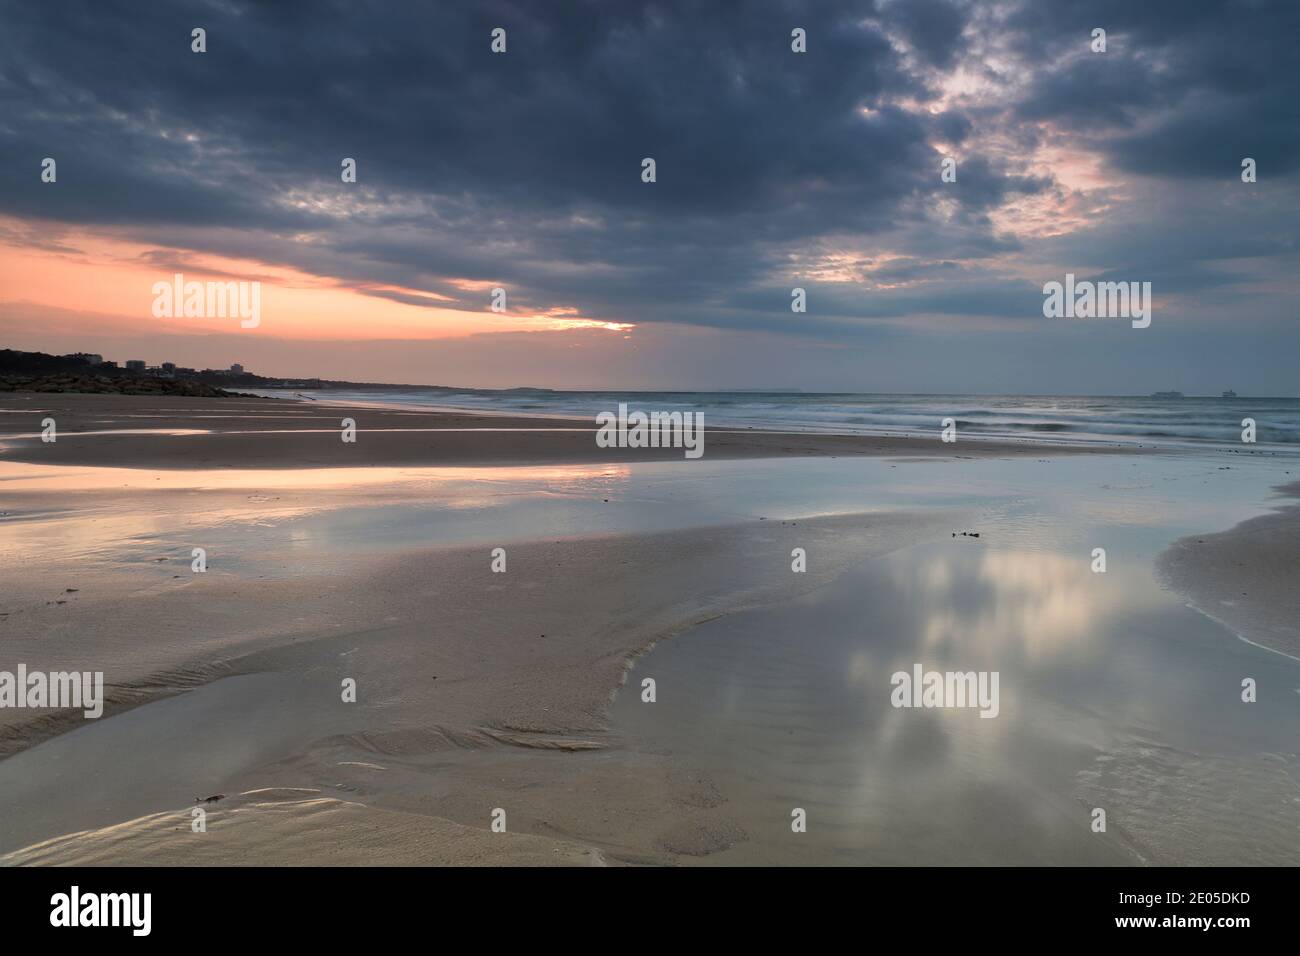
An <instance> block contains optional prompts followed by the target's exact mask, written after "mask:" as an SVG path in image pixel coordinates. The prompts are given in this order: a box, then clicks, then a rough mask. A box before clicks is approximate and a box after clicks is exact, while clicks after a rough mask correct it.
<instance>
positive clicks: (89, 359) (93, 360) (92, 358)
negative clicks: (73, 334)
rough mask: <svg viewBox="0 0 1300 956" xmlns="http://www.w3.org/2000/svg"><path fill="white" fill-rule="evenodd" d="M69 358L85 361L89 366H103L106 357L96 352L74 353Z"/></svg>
mask: <svg viewBox="0 0 1300 956" xmlns="http://www.w3.org/2000/svg"><path fill="white" fill-rule="evenodd" d="M68 358H75V359H85V361H86V364H87V365H103V364H104V356H102V355H96V354H95V353H94V352H73V353H72V354H71V355H69V356H68Z"/></svg>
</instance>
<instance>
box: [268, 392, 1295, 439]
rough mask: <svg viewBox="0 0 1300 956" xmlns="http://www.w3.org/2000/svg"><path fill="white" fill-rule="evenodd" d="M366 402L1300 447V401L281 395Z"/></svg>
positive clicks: (760, 424)
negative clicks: (1249, 438) (1248, 436)
mask: <svg viewBox="0 0 1300 956" xmlns="http://www.w3.org/2000/svg"><path fill="white" fill-rule="evenodd" d="M254 393H255V394H260V395H268V396H280V397H284V396H286V395H297V396H301V397H303V398H308V399H314V400H318V401H329V402H342V403H348V404H358V405H375V406H386V407H400V408H415V409H422V410H436V409H447V410H460V411H472V412H480V413H487V414H498V415H511V416H540V417H554V416H559V417H566V418H578V419H586V420H594V417H595V416H596V415H597V414H598V413H600V412H602V411H611V412H617V410H618V406H619V404H621V403H625V404H626V405H627V406H628V409H629V410H636V409H640V410H643V411H647V412H648V411H665V412H672V411H683V412H686V411H693V412H702V413H703V414H704V420H705V424H706V425H708V426H710V427H729V428H764V429H776V430H783V431H784V430H788V431H798V432H836V433H841V434H867V435H930V436H933V435H934V434H936V433H937V432H938V431H939V429H940V428H942V427H943V425H944V424H946V423H945V421H944V420H945V419H949V418H950V419H952V420H953V421H954V422H955V424H956V427H957V431H958V434H959V435H960V436H962V437H967V438H971V437H974V438H989V439H1019V440H1040V441H1048V442H1053V443H1058V442H1103V443H1111V444H1114V443H1134V444H1144V445H1151V444H1155V445H1180V444H1186V443H1190V444H1202V443H1215V444H1227V445H1233V446H1238V447H1240V446H1241V445H1242V444H1243V431H1244V430H1245V429H1246V427H1247V425H1246V424H1245V420H1246V419H1250V420H1251V421H1253V422H1254V438H1255V443H1256V444H1259V445H1300V398H1256V397H1238V398H1208V397H1194V396H1187V397H1135V396H1087V395H885V394H872V393H854V392H788V391H774V392H759V391H729V392H723V391H717V392H711V391H700V392H667V391H665V392H654V391H561V390H551V389H543V388H516V389H503V390H494V389H464V390H444V389H422V388H410V389H399V388H391V389H388V388H385V389H365V388H357V389H345V388H331V389H321V390H291V391H286V390H282V389H270V390H265V389H264V390H254Z"/></svg>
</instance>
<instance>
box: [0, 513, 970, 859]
mask: <svg viewBox="0 0 1300 956" xmlns="http://www.w3.org/2000/svg"><path fill="white" fill-rule="evenodd" d="M950 524H951V516H950V515H931V516H928V517H922V516H917V515H896V516H877V515H872V516H866V517H860V518H848V517H839V518H829V519H824V520H819V521H811V522H804V521H801V522H798V523H797V524H795V523H785V524H783V523H781V522H779V521H773V522H770V523H769V522H762V523H752V524H748V525H741V526H733V527H728V528H720V529H719V528H715V529H698V530H691V531H682V532H671V533H667V534H659V535H637V536H602V537H597V538H587V539H567V540H560V541H541V542H527V543H512V544H510V545H509V547H508V552H507V554H508V565H507V567H508V571H507V572H506V573H505V574H494V573H492V572H491V570H490V568H489V563H490V555H489V551H488V549H487V548H472V549H468V548H455V549H446V550H427V549H425V550H416V551H409V552H407V553H404V554H401V555H397V556H389V557H385V558H381V559H378V560H365V561H360V560H359V561H352V562H349V563H348V565H347V566H346V568H338V567H334V568H332V569H331V570H330V571H327V572H325V573H312V572H311V571H310V570H308V569H302V570H301V571H299V572H298V573H295V574H293V575H292V576H291V577H289V578H287V579H286V578H277V579H267V580H262V579H252V580H249V579H248V578H247V577H246V576H242V575H231V576H217V575H212V574H209V575H206V576H199V575H191V574H185V575H184V576H183V577H180V578H173V577H171V575H170V574H167V573H166V572H165V571H161V572H159V573H158V574H157V575H156V578H157V579H156V580H155V581H154V582H152V583H140V582H139V581H136V582H135V583H133V586H131V587H126V588H124V587H123V586H122V579H121V575H118V574H114V573H113V571H112V570H104V571H101V572H97V573H90V572H87V573H83V574H80V575H78V576H77V578H76V579H75V581H76V585H77V587H78V590H77V591H76V592H75V593H74V594H69V595H67V596H66V601H67V603H65V604H61V605H60V604H55V603H54V602H47V601H41V600H39V598H40V597H42V596H43V592H42V593H33V594H29V596H28V597H29V599H28V600H22V599H21V598H20V599H18V600H15V599H14V598H13V596H10V597H9V598H8V599H7V600H6V604H5V610H6V611H8V612H9V616H8V617H7V618H6V619H5V622H4V625H3V628H4V634H5V638H4V647H5V656H6V659H7V660H21V661H25V662H27V663H28V665H29V667H32V668H36V667H40V668H44V669H61V668H65V667H77V668H80V669H92V670H93V669H102V670H104V671H105V672H106V680H107V681H108V683H109V684H110V685H111V686H110V689H109V703H108V706H107V707H106V709H105V717H103V718H101V719H100V720H98V721H87V720H84V719H83V718H81V717H80V715H79V713H71V712H66V711H65V712H49V713H45V714H43V715H42V716H40V717H38V718H35V719H32V718H30V716H29V715H30V712H28V711H18V710H6V711H0V719H3V720H4V725H3V740H4V746H5V750H6V752H7V753H8V754H9V756H8V757H7V759H5V760H3V761H0V804H3V805H4V806H6V807H9V808H11V812H8V813H6V814H5V816H4V819H3V820H2V821H0V849H2V850H7V851H15V850H18V849H20V848H22V847H26V846H29V845H31V844H34V843H40V842H43V841H45V840H48V839H49V838H51V837H52V836H54V835H55V834H59V833H65V832H67V831H68V830H70V829H76V830H78V831H83V830H84V831H88V832H84V833H79V835H76V836H70V837H67V838H65V839H62V840H59V841H58V842H56V843H55V844H53V845H48V846H44V847H40V848H32V849H28V850H25V851H23V852H21V853H17V854H15V855H12V856H7V857H0V860H3V861H4V862H8V863H18V862H25V861H37V860H39V861H42V862H73V861H92V860H96V861H97V860H105V861H106V860H111V861H112V862H115V863H123V864H125V863H132V862H146V861H148V862H164V861H175V862H183V861H186V860H189V861H191V862H192V861H193V860H195V859H202V860H204V861H206V862H218V863H221V862H224V863H234V862H259V863H282V864H293V863H310V862H316V861H317V860H318V859H320V852H319V851H320V850H321V849H322V848H323V849H325V851H326V856H327V858H328V856H329V854H331V853H333V854H337V858H339V859H341V860H348V861H362V860H364V861H365V862H402V861H408V860H410V859H411V858H412V857H411V850H410V848H409V847H410V842H411V841H412V840H416V841H417V842H418V843H419V845H421V846H424V847H425V848H426V850H427V853H426V854H425V855H424V856H423V857H421V859H423V860H425V861H426V862H434V861H439V860H446V861H453V860H454V861H457V862H476V861H481V862H503V861H505V860H507V859H508V860H510V861H512V862H519V863H532V862H536V860H537V852H536V847H535V841H533V842H527V841H525V842H524V843H523V844H521V848H520V851H519V856H518V857H517V858H515V857H513V856H511V855H510V854H506V853H503V852H493V853H490V854H489V853H480V850H479V849H478V848H476V849H474V850H473V852H470V853H468V854H467V855H466V856H464V857H463V858H461V857H458V856H457V854H456V852H455V846H456V845H457V841H461V842H463V841H464V834H463V831H462V830H461V829H460V828H457V827H451V826H449V825H448V823H452V824H459V825H460V827H473V828H478V830H479V831H482V830H483V829H485V828H487V827H488V826H489V823H490V814H491V812H492V811H493V809H495V808H497V807H501V808H503V809H505V810H506V812H507V819H508V826H509V829H508V833H507V834H506V835H499V834H489V835H490V836H506V837H508V836H509V835H510V834H513V833H516V832H522V833H529V834H533V835H534V837H543V836H544V837H548V838H550V839H553V840H554V841H556V842H555V846H553V847H550V848H549V849H548V851H547V852H550V851H551V850H553V851H554V852H555V853H556V854H557V859H559V860H560V861H562V862H574V858H573V857H572V856H571V855H570V849H571V848H566V847H567V846H568V843H569V842H570V839H571V838H575V839H578V840H580V841H581V843H582V844H583V846H584V847H586V848H588V849H594V850H596V851H599V859H602V860H605V861H606V862H618V861H629V862H659V863H662V862H672V861H673V860H674V859H675V857H676V855H677V854H678V853H708V852H712V851H714V850H716V849H719V848H721V847H724V846H727V845H730V844H729V840H730V839H731V838H730V837H729V836H728V834H731V833H732V832H733V829H734V827H733V825H732V824H731V823H730V822H729V821H728V819H727V812H726V809H725V807H721V806H719V805H716V804H715V803H714V802H713V801H712V800H711V798H710V797H709V793H710V792H711V784H710V783H709V782H708V781H707V779H696V778H694V777H691V776H690V775H683V774H681V773H679V772H678V771H677V770H676V769H675V768H674V767H673V766H672V765H671V763H670V762H669V761H666V760H663V759H659V758H654V757H646V756H641V755H637V754H634V753H631V752H628V751H626V750H621V749H619V748H618V747H617V746H616V743H617V742H616V741H613V740H611V739H610V738H609V736H608V734H607V721H608V714H607V711H608V706H609V701H610V698H611V695H612V693H613V691H614V689H615V688H617V687H618V686H619V683H620V681H621V680H622V678H623V675H624V672H625V669H626V667H627V666H628V664H629V663H630V662H631V660H632V659H634V657H635V656H636V655H637V654H639V653H641V652H643V651H644V650H645V649H646V648H647V647H649V646H650V645H651V644H653V643H654V642H655V641H657V640H660V639H663V638H665V637H668V636H671V635H672V634H674V633H677V632H679V631H681V630H682V629H684V628H686V627H689V626H690V625H692V624H695V623H698V622H701V621H703V620H707V619H709V618H712V617H715V616H717V615H720V614H723V613H726V612H729V611H734V610H736V609H740V608H744V607H753V606H756V605H761V604H763V603H766V602H771V601H779V600H782V599H785V598H788V597H790V596H793V595H795V594H797V593H800V592H801V591H803V590H806V589H809V588H814V587H817V586H819V585H820V584H824V583H825V582H827V581H828V580H830V579H832V578H833V576H834V575H835V574H836V573H837V572H838V571H839V570H842V569H843V568H844V567H845V566H847V565H848V564H850V563H851V562H853V561H857V560H861V559H863V558H865V557H869V556H871V555H876V554H881V553H884V552H885V551H888V550H890V549H892V548H895V547H899V546H901V545H903V544H906V543H909V542H911V541H914V540H916V539H917V537H918V536H920V537H938V536H943V535H946V534H948V533H949V532H948V526H949V525H950ZM796 543H797V544H799V545H801V546H804V547H806V548H808V549H809V551H810V553H812V554H815V555H816V556H817V560H816V561H815V562H814V565H813V567H811V568H810V570H809V572H808V573H807V574H801V575H794V574H791V572H790V550H791V548H792V547H793V546H794V545H795V544H796ZM137 577H138V575H137ZM52 583H53V582H49V581H44V582H41V581H37V582H29V586H31V587H34V588H37V589H38V590H39V588H40V587H45V588H46V589H48V588H49V586H50V585H51V584H52ZM59 583H62V581H60V582H59ZM60 590H61V589H60ZM345 677H350V678H353V679H355V680H356V681H357V687H358V699H357V702H356V703H355V704H347V703H343V702H342V700H341V694H340V683H341V680H342V679H343V678H345ZM40 741H44V742H43V743H40ZM33 744H37V745H36V746H33ZM265 788H290V789H302V788H307V789H309V790H312V791H313V792H312V793H311V794H309V795H308V796H309V797H310V798H311V799H302V800H291V801H287V802H286V801H277V802H276V804H275V807H274V808H273V809H274V812H272V810H271V809H268V808H267V807H265V806H262V805H261V802H259V801H258V800H257V799H255V798H253V797H239V798H238V799H235V798H236V797H237V795H239V794H241V793H244V792H245V791H252V790H261V789H265ZM216 793H225V794H228V795H229V796H230V798H231V801H232V802H231V803H230V804H225V805H223V803H222V802H218V803H216V804H214V805H212V806H211V807H210V808H209V809H210V819H211V820H212V821H214V826H213V827H212V828H211V829H210V831H209V833H208V834H204V835H198V834H192V833H191V832H190V829H189V821H190V809H191V808H192V807H193V805H194V800H195V799H198V798H203V797H206V796H209V795H212V794H216ZM321 801H326V802H324V803H322V802H321ZM329 801H344V802H345V803H346V804H347V806H341V805H338V804H336V803H333V802H329ZM228 808H237V809H241V810H242V811H243V812H242V814H241V815H238V816H236V817H230V816H229V814H230V813H231V812H232V811H231V810H229V809H228ZM325 810H329V812H324V811H325ZM169 811H170V815H168V816H163V817H158V816H155V814H157V813H167V812H169ZM308 817H310V821H308V820H307V819H306V818H308ZM429 818H433V819H429ZM227 819H229V820H230V822H231V824H232V825H235V824H236V823H237V824H239V829H238V830H237V831H236V832H237V833H238V834H243V833H247V834H252V835H250V836H248V837H247V838H246V839H245V838H238V839H235V840H233V841H231V842H226V841H224V840H222V839H221V837H220V834H221V833H222V832H223V830H222V828H221V827H220V826H217V825H216V823H219V822H221V821H225V820H227ZM72 821H75V822H76V826H75V827H73V826H69V823H70V822H72ZM127 821H133V822H127ZM309 822H310V825H309ZM390 823H398V824H399V825H396V826H393V827H391V828H390V827H389V824H390ZM333 826H337V829H331V827H333ZM100 828H108V829H106V830H101V829H100ZM357 832H364V833H365V834H366V835H367V836H366V840H367V841H368V842H366V843H365V845H364V846H362V847H355V846H354V847H353V849H351V850H347V849H345V848H346V847H348V846H351V845H353V844H354V842H355V836H356V833H357ZM295 834H296V835H297V836H295ZM307 834H310V835H311V836H312V839H307V836H306V835H307ZM281 836H284V839H281V838H280V837H281ZM172 840H183V841H189V843H190V844H191V845H193V846H194V850H193V853H196V854H198V855H197V856H195V855H193V854H186V853H181V852H179V851H177V850H176V849H175V847H174V846H172V845H171V844H170V843H169V841H172ZM509 842H510V841H509V839H502V840H501V841H500V843H501V845H503V846H504V845H506V844H508V843H509ZM367 847H368V849H367ZM330 848H333V849H330ZM254 850H255V851H256V852H255V855H253V856H251V857H250V856H249V854H250V852H253V851H254Z"/></svg>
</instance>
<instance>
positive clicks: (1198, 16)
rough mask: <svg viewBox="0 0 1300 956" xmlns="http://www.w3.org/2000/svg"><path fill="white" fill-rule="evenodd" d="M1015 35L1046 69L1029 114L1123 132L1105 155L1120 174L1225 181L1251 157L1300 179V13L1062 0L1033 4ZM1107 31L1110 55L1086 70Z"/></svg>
mask: <svg viewBox="0 0 1300 956" xmlns="http://www.w3.org/2000/svg"><path fill="white" fill-rule="evenodd" d="M1008 26H1009V27H1010V28H1011V29H1012V35H1013V37H1014V38H1015V46H1016V47H1017V49H1018V50H1019V51H1020V52H1021V53H1022V54H1023V55H1024V56H1026V57H1027V58H1029V59H1031V60H1033V61H1035V62H1039V63H1042V64H1044V69H1043V73H1042V76H1041V78H1040V81H1039V82H1038V83H1036V84H1035V85H1034V88H1033V91H1032V92H1031V93H1030V94H1029V95H1028V96H1027V97H1026V98H1025V99H1024V100H1023V102H1022V103H1021V104H1020V106H1019V109H1018V113H1019V115H1020V116H1022V117H1024V118H1026V119H1051V120H1052V121H1053V122H1054V123H1057V124H1059V125H1061V126H1063V127H1064V128H1067V129H1070V128H1073V129H1080V130H1085V131H1088V132H1092V133H1101V132H1118V133H1119V135H1116V136H1115V137H1113V138H1112V139H1110V140H1109V142H1107V143H1105V144H1103V149H1104V151H1105V152H1106V153H1108V154H1109V156H1110V157H1111V159H1112V160H1113V161H1114V162H1115V164H1116V166H1117V167H1118V168H1120V169H1123V170H1127V171H1130V172H1135V173H1140V174H1143V175H1158V176H1161V177H1168V178H1174V177H1178V178H1192V177H1223V176H1224V175H1225V170H1226V171H1232V170H1236V169H1239V168H1240V161H1241V159H1242V158H1243V157H1245V156H1251V157H1254V158H1256V159H1258V160H1262V161H1263V162H1264V163H1265V164H1266V165H1267V167H1268V169H1269V170H1270V173H1271V174H1272V175H1278V174H1281V173H1291V172H1294V171H1296V170H1297V169H1300V98H1298V94H1300V88H1298V87H1300V83H1298V82H1297V81H1298V80H1300V71H1298V70H1297V69H1296V66H1295V54H1294V48H1295V42H1296V40H1295V38H1296V37H1297V36H1300V4H1297V3H1293V2H1289V0H1144V2H1142V3H1133V2H1131V0H1086V2H1085V0H1057V2H1049V3H1026V4H1024V5H1023V6H1021V7H1019V8H1017V11H1016V13H1015V14H1014V15H1013V16H1011V17H1010V18H1009V20H1008ZM1096 27H1101V28H1103V29H1105V30H1106V31H1107V38H1108V45H1107V46H1108V48H1107V52H1106V53H1105V54H1091V53H1087V55H1085V56H1083V57H1082V58H1081V59H1076V57H1077V56H1078V55H1079V54H1080V53H1084V52H1086V51H1087V50H1088V42H1089V38H1090V36H1091V32H1092V30H1093V28H1096ZM1054 62H1055V63H1059V64H1063V65H1062V66H1061V67H1060V68H1054V67H1053V66H1052V64H1053V63H1054ZM1138 121H1141V124H1140V128H1137V129H1134V128H1133V127H1134V126H1135V125H1137V124H1138Z"/></svg>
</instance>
